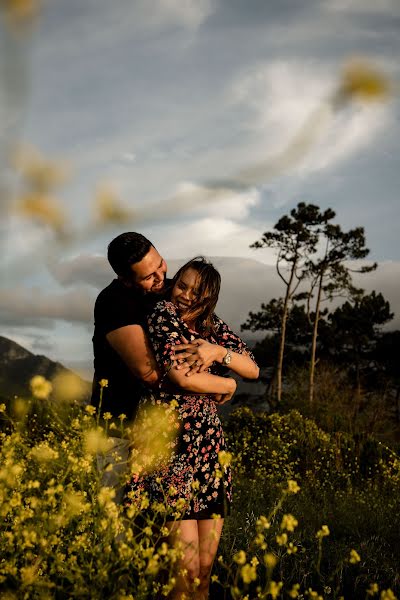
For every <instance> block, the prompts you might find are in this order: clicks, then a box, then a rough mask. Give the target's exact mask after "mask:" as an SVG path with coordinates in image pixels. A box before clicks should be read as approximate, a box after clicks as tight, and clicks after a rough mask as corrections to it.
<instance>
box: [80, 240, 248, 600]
mask: <svg viewBox="0 0 400 600" xmlns="http://www.w3.org/2000/svg"><path fill="white" fill-rule="evenodd" d="M108 260H109V263H110V265H111V267H112V268H113V270H114V271H115V273H116V274H117V279H114V280H113V281H112V283H111V284H110V285H109V286H108V287H106V288H105V289H104V290H103V291H102V292H101V293H100V294H99V296H98V298H97V300H96V305H95V331H94V337H93V346H94V366H95V378H94V385H93V400H92V402H93V404H95V405H96V404H97V405H99V401H100V397H101V410H102V411H107V412H110V413H111V414H112V415H113V416H115V417H118V415H120V414H121V413H123V414H125V415H127V417H128V418H129V419H130V420H131V421H133V422H135V418H136V419H138V418H139V417H138V415H139V414H140V413H141V411H146V409H148V408H151V404H154V403H156V404H157V405H158V406H159V405H162V406H171V405H172V406H173V407H174V414H175V415H176V420H177V423H178V425H179V428H178V434H177V436H176V438H175V441H174V442H173V444H172V454H171V457H170V459H169V460H168V462H167V463H165V461H164V462H163V463H160V464H159V465H158V467H157V465H156V467H155V468H154V467H153V468H152V469H151V470H149V471H148V472H146V470H137V472H133V473H130V475H129V482H128V485H127V487H126V489H125V494H126V497H125V503H126V504H129V502H132V501H133V499H134V498H135V497H137V496H138V495H140V494H141V493H142V492H146V493H147V494H148V497H149V499H150V502H152V501H157V502H158V501H160V499H163V500H164V502H167V503H170V505H171V508H173V507H174V506H176V503H177V501H180V504H179V506H183V507H184V509H183V511H182V513H181V516H180V517H179V520H177V519H176V517H172V516H171V517H170V520H168V521H167V526H168V529H169V531H170V536H169V542H170V543H171V544H174V545H175V544H177V543H178V542H179V543H180V544H181V547H183V555H182V558H181V560H180V564H179V567H180V572H181V574H180V575H179V574H178V576H177V578H176V586H175V589H174V592H173V595H172V598H174V599H180V598H183V597H187V594H190V593H192V590H193V589H194V588H193V581H194V579H195V578H197V579H199V580H200V585H199V586H198V587H197V589H196V591H195V592H194V596H193V598H196V599H198V600H203V599H205V598H207V597H208V588H209V580H210V574H211V569H212V565H213V561H214V558H215V555H216V552H217V549H218V544H219V539H220V536H221V532H222V527H223V523H224V518H225V517H226V516H227V515H228V514H229V511H230V506H231V502H232V489H231V485H232V484H231V473H230V468H229V466H226V465H221V464H220V462H219V460H220V461H221V456H222V455H223V454H222V455H221V452H222V453H223V451H224V450H226V447H225V440H224V435H223V431H222V427H221V422H220V419H219V417H218V413H217V405H218V404H221V403H224V402H227V401H228V400H230V399H231V397H232V395H233V394H234V392H235V390H236V381H235V379H233V378H232V377H230V376H229V373H230V372H234V373H236V374H238V375H240V376H242V377H245V378H248V379H255V378H257V377H258V373H259V369H258V366H257V365H256V363H255V361H254V358H253V356H252V354H251V352H250V351H249V349H248V348H247V346H246V344H245V343H244V342H243V341H242V340H241V339H240V338H239V337H238V336H237V335H236V334H235V333H233V331H231V329H230V328H229V327H228V325H227V324H226V323H224V322H223V321H222V320H221V319H220V318H219V317H217V315H216V314H215V313H214V309H215V306H216V304H217V300H218V295H219V290H220V280H221V278H220V275H219V273H218V271H217V270H216V269H215V268H214V267H213V265H212V264H211V263H209V262H208V261H206V260H205V259H203V258H199V257H197V258H195V259H193V260H191V261H189V262H188V263H186V264H185V265H184V266H183V267H181V268H180V269H179V270H178V272H177V273H176V275H175V276H174V278H173V279H172V280H168V279H166V272H167V265H166V263H165V260H164V259H163V258H162V256H161V255H160V254H159V252H158V251H157V250H156V248H155V247H154V246H153V245H152V244H151V242H150V241H149V240H147V239H146V238H145V237H144V236H143V235H141V234H139V233H134V232H129V233H123V234H121V235H119V236H118V237H117V238H115V239H114V240H113V241H112V242H111V243H110V244H109V247H108ZM104 379H106V380H107V381H108V385H107V387H103V388H102V387H101V383H100V382H102V380H104ZM100 392H101V393H100ZM122 443H123V442H122ZM126 443H127V442H126ZM218 455H219V457H220V459H219V457H218ZM221 462H222V461H221ZM222 472H223V476H222V477H221V473H222ZM171 489H173V493H169V491H170V490H171ZM175 514H176V513H175ZM178 514H179V513H178ZM216 517H217V518H216ZM185 594H186V596H185Z"/></svg>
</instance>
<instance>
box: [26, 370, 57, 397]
mask: <svg viewBox="0 0 400 600" xmlns="http://www.w3.org/2000/svg"><path fill="white" fill-rule="evenodd" d="M29 385H30V388H31V391H32V394H33V396H34V397H35V398H38V399H39V400H47V398H48V397H49V396H50V394H51V392H52V389H53V386H52V384H51V383H50V381H48V380H47V379H45V378H44V377H43V376H42V375H35V376H34V377H32V379H31V380H30V382H29Z"/></svg>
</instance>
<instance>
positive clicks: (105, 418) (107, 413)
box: [103, 412, 112, 421]
mask: <svg viewBox="0 0 400 600" xmlns="http://www.w3.org/2000/svg"><path fill="white" fill-rule="evenodd" d="M103 419H104V420H105V421H110V419H112V414H111V413H110V412H105V413H104V415H103Z"/></svg>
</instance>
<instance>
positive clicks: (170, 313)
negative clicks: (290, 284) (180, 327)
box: [149, 300, 178, 318]
mask: <svg viewBox="0 0 400 600" xmlns="http://www.w3.org/2000/svg"><path fill="white" fill-rule="evenodd" d="M149 316H150V317H151V318H154V317H164V318H171V317H175V318H176V317H177V316H178V313H177V309H176V306H175V305H174V304H173V303H172V302H171V301H170V300H159V301H158V302H157V303H156V304H155V305H154V306H153V308H152V310H151V311H150V313H149Z"/></svg>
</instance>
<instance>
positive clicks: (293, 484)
mask: <svg viewBox="0 0 400 600" xmlns="http://www.w3.org/2000/svg"><path fill="white" fill-rule="evenodd" d="M287 484H288V486H287V491H288V492H289V494H297V492H299V491H300V486H299V485H298V483H297V481H294V479H289V480H288V482H287Z"/></svg>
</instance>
